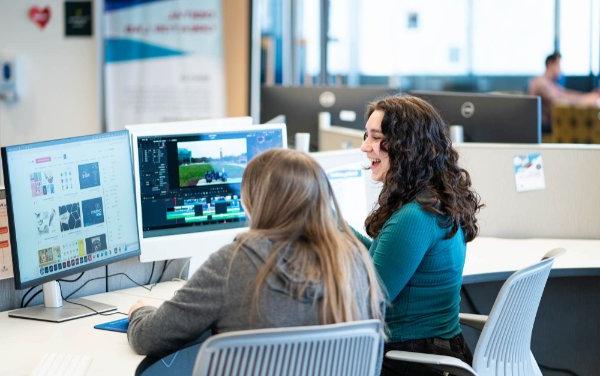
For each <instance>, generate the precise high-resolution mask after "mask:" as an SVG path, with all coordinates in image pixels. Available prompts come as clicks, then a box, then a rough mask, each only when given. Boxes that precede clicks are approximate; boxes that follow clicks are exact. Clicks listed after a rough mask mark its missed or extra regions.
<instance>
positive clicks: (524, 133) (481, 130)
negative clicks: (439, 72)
mask: <svg viewBox="0 0 600 376" xmlns="http://www.w3.org/2000/svg"><path fill="white" fill-rule="evenodd" d="M410 94H411V95H414V96H417V97H420V98H423V99H425V100H426V101H428V102H429V103H431V104H432V105H433V106H434V107H435V108H436V109H437V110H438V111H439V112H440V114H441V115H442V118H443V119H444V120H445V121H446V123H447V124H448V125H449V126H450V125H461V126H462V127H463V133H464V141H465V142H495V143H527V144H537V143H541V142H542V105H541V101H540V98H539V97H536V96H532V95H517V94H478V93H456V92H435V91H411V92H410Z"/></svg>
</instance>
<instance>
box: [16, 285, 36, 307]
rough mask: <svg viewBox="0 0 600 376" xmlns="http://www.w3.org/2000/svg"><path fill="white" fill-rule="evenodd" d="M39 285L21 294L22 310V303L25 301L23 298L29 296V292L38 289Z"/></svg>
mask: <svg viewBox="0 0 600 376" xmlns="http://www.w3.org/2000/svg"><path fill="white" fill-rule="evenodd" d="M39 286H40V285H35V286H33V287H30V288H29V290H27V291H25V294H23V296H22V297H21V308H23V302H24V301H25V297H27V295H29V293H30V292H32V291H33V289H35V288H36V287H39Z"/></svg>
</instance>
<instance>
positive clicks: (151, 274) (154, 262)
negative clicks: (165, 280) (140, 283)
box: [146, 261, 156, 285]
mask: <svg viewBox="0 0 600 376" xmlns="http://www.w3.org/2000/svg"><path fill="white" fill-rule="evenodd" d="M155 266H156V261H152V269H150V277H148V282H146V284H147V285H149V284H150V283H151V282H152V276H153V275H154V267H155Z"/></svg>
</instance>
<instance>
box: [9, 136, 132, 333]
mask: <svg viewBox="0 0 600 376" xmlns="http://www.w3.org/2000/svg"><path fill="white" fill-rule="evenodd" d="M129 143H130V138H129V134H128V132H127V131H118V132H111V133H104V134H98V135H91V136H83V137H74V138H67V139H62V140H54V141H44V142H36V143H32V144H26V145H15V146H7V147H3V148H2V167H3V170H4V178H5V185H6V201H7V207H8V223H9V229H10V238H11V247H12V259H13V269H14V275H15V287H16V288H17V289H24V288H27V287H30V286H35V285H39V284H44V286H43V288H44V306H37V307H30V308H24V309H20V310H16V311H12V312H10V313H9V316H11V317H21V318H28V319H36V320H43V321H56V322H61V321H66V320H70V319H73V318H77V317H83V316H88V315H92V314H95V312H94V311H98V312H105V311H108V310H111V309H115V307H111V306H107V305H105V304H100V303H96V302H93V301H89V300H84V299H74V300H73V301H71V300H69V302H63V301H62V295H61V293H60V285H58V282H57V281H56V279H58V278H62V277H65V276H68V275H72V274H75V273H79V272H83V271H86V270H89V269H93V268H97V267H99V266H103V265H107V264H109V263H113V262H116V261H120V260H124V259H126V258H129V257H132V256H137V255H139V253H140V247H139V240H138V233H137V223H136V217H135V196H134V191H133V170H132V163H131V148H130V144H129ZM71 302H72V303H71ZM78 304H82V305H84V306H87V307H89V308H91V309H89V308H86V307H84V306H82V305H78Z"/></svg>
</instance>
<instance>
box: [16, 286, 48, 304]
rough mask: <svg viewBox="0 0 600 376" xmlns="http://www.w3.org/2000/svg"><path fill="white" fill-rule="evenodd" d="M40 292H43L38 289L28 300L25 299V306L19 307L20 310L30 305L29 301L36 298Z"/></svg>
mask: <svg viewBox="0 0 600 376" xmlns="http://www.w3.org/2000/svg"><path fill="white" fill-rule="evenodd" d="M42 291H44V289H43V288H41V289H39V290H38V292H36V293H35V294H33V295H32V296H31V297H30V298H29V299H27V301H26V302H25V305H21V307H22V308H25V307H27V306H28V305H29V303H31V301H32V300H33V299H34V298H35V297H36V296H38V295H39V294H40V293H41V292H42Z"/></svg>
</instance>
